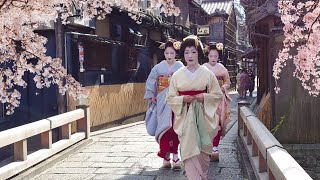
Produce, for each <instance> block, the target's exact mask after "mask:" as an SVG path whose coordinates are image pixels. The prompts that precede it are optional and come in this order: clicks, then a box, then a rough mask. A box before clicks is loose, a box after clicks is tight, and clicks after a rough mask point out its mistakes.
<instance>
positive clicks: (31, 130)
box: [0, 106, 90, 179]
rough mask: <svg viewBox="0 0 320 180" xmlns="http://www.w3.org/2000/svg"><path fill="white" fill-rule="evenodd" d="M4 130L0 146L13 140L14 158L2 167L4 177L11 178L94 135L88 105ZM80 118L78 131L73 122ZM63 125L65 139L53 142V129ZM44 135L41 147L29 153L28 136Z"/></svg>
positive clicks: (9, 143)
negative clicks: (73, 131) (91, 129)
mask: <svg viewBox="0 0 320 180" xmlns="http://www.w3.org/2000/svg"><path fill="white" fill-rule="evenodd" d="M78 108H79V109H77V110H74V111H70V112H67V113H64V114H60V115H57V116H53V117H50V118H47V119H42V120H39V121H36V122H33V123H29V124H25V125H22V126H19V127H16V128H12V129H8V130H5V131H1V132H0V148H2V147H5V146H7V145H11V144H13V149H14V150H13V151H14V152H13V162H11V163H8V164H6V165H4V166H2V167H0V179H7V178H9V177H12V176H14V175H16V174H18V173H20V172H21V171H23V170H25V169H27V168H29V167H31V166H33V165H35V164H37V163H39V162H41V161H43V160H45V159H47V158H49V157H50V156H52V155H54V154H56V153H58V152H60V151H62V150H64V149H66V148H67V147H69V146H71V145H73V144H75V143H77V142H79V141H81V140H83V139H86V138H89V137H90V111H89V107H87V106H78ZM74 121H76V122H77V123H76V124H77V128H76V132H75V133H73V134H72V133H71V123H72V122H74ZM55 128H61V139H60V140H59V141H57V142H55V143H52V130H53V129H55ZM35 135H40V139H41V149H40V150H37V151H35V152H32V153H31V154H28V147H27V140H28V138H30V137H32V136H35Z"/></svg>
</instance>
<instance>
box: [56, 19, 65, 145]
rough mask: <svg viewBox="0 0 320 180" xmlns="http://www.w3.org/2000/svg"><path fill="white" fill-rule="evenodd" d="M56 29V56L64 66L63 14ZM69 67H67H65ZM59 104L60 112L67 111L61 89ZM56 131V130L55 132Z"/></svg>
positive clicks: (58, 97) (58, 94) (60, 136)
mask: <svg viewBox="0 0 320 180" xmlns="http://www.w3.org/2000/svg"><path fill="white" fill-rule="evenodd" d="M54 31H55V39H56V58H60V59H61V60H62V66H65V59H64V56H63V55H64V53H63V52H64V31H63V24H62V19H61V14H60V13H59V14H58V18H57V21H56V22H55V24H54ZM65 68H66V69H67V67H65ZM57 104H58V112H57V113H58V114H62V113H65V112H67V110H66V96H65V95H61V94H60V93H59V91H57ZM54 133H55V132H54ZM58 139H62V132H61V129H60V128H58Z"/></svg>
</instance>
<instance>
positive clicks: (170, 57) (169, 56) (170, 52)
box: [164, 47, 176, 64]
mask: <svg viewBox="0 0 320 180" xmlns="http://www.w3.org/2000/svg"><path fill="white" fill-rule="evenodd" d="M164 57H165V58H166V61H167V62H168V63H169V64H171V63H173V62H174V61H175V58H176V51H175V50H174V49H173V47H167V48H166V49H165V50H164Z"/></svg>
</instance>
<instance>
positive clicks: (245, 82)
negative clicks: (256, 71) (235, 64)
mask: <svg viewBox="0 0 320 180" xmlns="http://www.w3.org/2000/svg"><path fill="white" fill-rule="evenodd" d="M239 79H240V97H241V98H243V99H244V98H246V94H247V90H248V89H249V81H250V79H249V75H248V73H247V70H246V69H242V72H241V74H240V76H239Z"/></svg>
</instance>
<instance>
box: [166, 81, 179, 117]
mask: <svg viewBox="0 0 320 180" xmlns="http://www.w3.org/2000/svg"><path fill="white" fill-rule="evenodd" d="M176 85H177V83H176V76H172V78H171V80H170V85H169V89H168V93H167V95H166V101H167V103H168V105H169V106H170V107H171V109H172V111H173V112H174V113H175V115H177V116H179V115H181V113H182V108H183V96H179V92H178V89H177V86H176Z"/></svg>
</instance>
